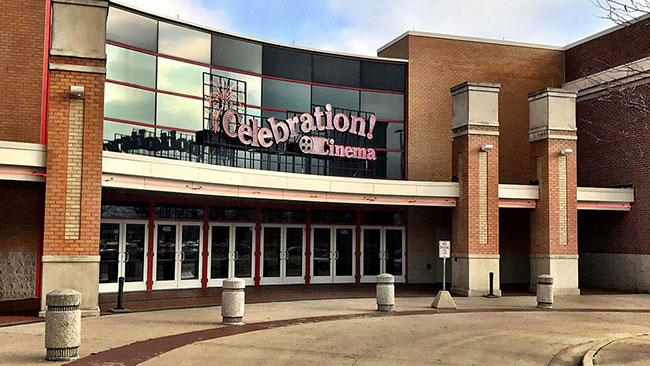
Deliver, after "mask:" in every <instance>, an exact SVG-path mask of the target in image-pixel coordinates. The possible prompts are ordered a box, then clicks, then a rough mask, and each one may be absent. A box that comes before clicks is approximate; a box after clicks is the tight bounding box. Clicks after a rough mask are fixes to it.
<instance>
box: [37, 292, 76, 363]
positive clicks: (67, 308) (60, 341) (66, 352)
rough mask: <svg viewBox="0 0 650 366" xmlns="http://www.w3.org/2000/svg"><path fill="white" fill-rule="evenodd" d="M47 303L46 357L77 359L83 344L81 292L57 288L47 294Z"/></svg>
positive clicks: (65, 359)
mask: <svg viewBox="0 0 650 366" xmlns="http://www.w3.org/2000/svg"><path fill="white" fill-rule="evenodd" d="M45 304H46V305H47V311H46V312H45V348H46V349H47V353H46V355H45V359H46V360H48V361H70V360H74V359H76V358H77V357H78V356H77V355H78V351H79V345H80V344H81V310H79V306H80V305H81V293H80V292H78V291H75V290H72V289H63V290H55V291H52V292H50V293H48V294H47V295H46V298H45Z"/></svg>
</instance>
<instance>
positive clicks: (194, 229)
mask: <svg viewBox="0 0 650 366" xmlns="http://www.w3.org/2000/svg"><path fill="white" fill-rule="evenodd" d="M181 237H182V240H181V250H182V251H183V253H182V256H181V260H182V262H181V280H197V279H198V278H199V261H200V259H201V227H200V226H198V225H192V226H189V225H183V226H182V232H181Z"/></svg>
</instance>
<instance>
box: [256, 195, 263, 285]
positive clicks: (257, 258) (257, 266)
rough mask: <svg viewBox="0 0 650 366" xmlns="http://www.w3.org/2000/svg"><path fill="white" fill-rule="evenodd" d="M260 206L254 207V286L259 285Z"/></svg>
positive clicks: (260, 246) (260, 247)
mask: <svg viewBox="0 0 650 366" xmlns="http://www.w3.org/2000/svg"><path fill="white" fill-rule="evenodd" d="M261 236H262V208H261V207H257V208H256V209H255V286H259V285H260V278H261V277H262V276H261V272H260V267H261V265H260V261H261V254H262V238H261Z"/></svg>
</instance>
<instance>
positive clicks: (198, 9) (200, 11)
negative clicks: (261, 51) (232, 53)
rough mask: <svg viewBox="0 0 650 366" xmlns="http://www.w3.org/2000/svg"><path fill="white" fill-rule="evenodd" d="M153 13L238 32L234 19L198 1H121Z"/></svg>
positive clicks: (216, 8) (216, 7) (217, 8)
mask: <svg viewBox="0 0 650 366" xmlns="http://www.w3.org/2000/svg"><path fill="white" fill-rule="evenodd" d="M121 1H122V2H124V3H126V4H129V5H132V6H134V7H136V8H140V9H143V10H146V11H148V12H151V13H155V14H161V15H166V16H168V17H172V18H175V19H176V18H178V19H180V20H184V21H188V22H192V23H196V24H198V25H202V26H207V27H211V28H215V29H219V30H228V31H230V32H237V29H236V27H235V22H234V21H233V20H232V17H231V16H230V15H229V14H228V13H226V12H224V11H222V10H219V7H218V6H215V7H213V8H207V7H206V6H205V5H204V4H203V3H201V2H200V1H198V0H121Z"/></svg>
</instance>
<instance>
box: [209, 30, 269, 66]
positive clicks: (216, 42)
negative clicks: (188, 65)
mask: <svg viewBox="0 0 650 366" xmlns="http://www.w3.org/2000/svg"><path fill="white" fill-rule="evenodd" d="M212 65H214V66H221V67H227V68H229V69H236V70H243V71H250V72H254V73H257V74H261V73H262V45H259V44H255V43H251V42H246V41H241V40H238V39H234V38H229V37H224V36H217V35H213V36H212Z"/></svg>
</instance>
